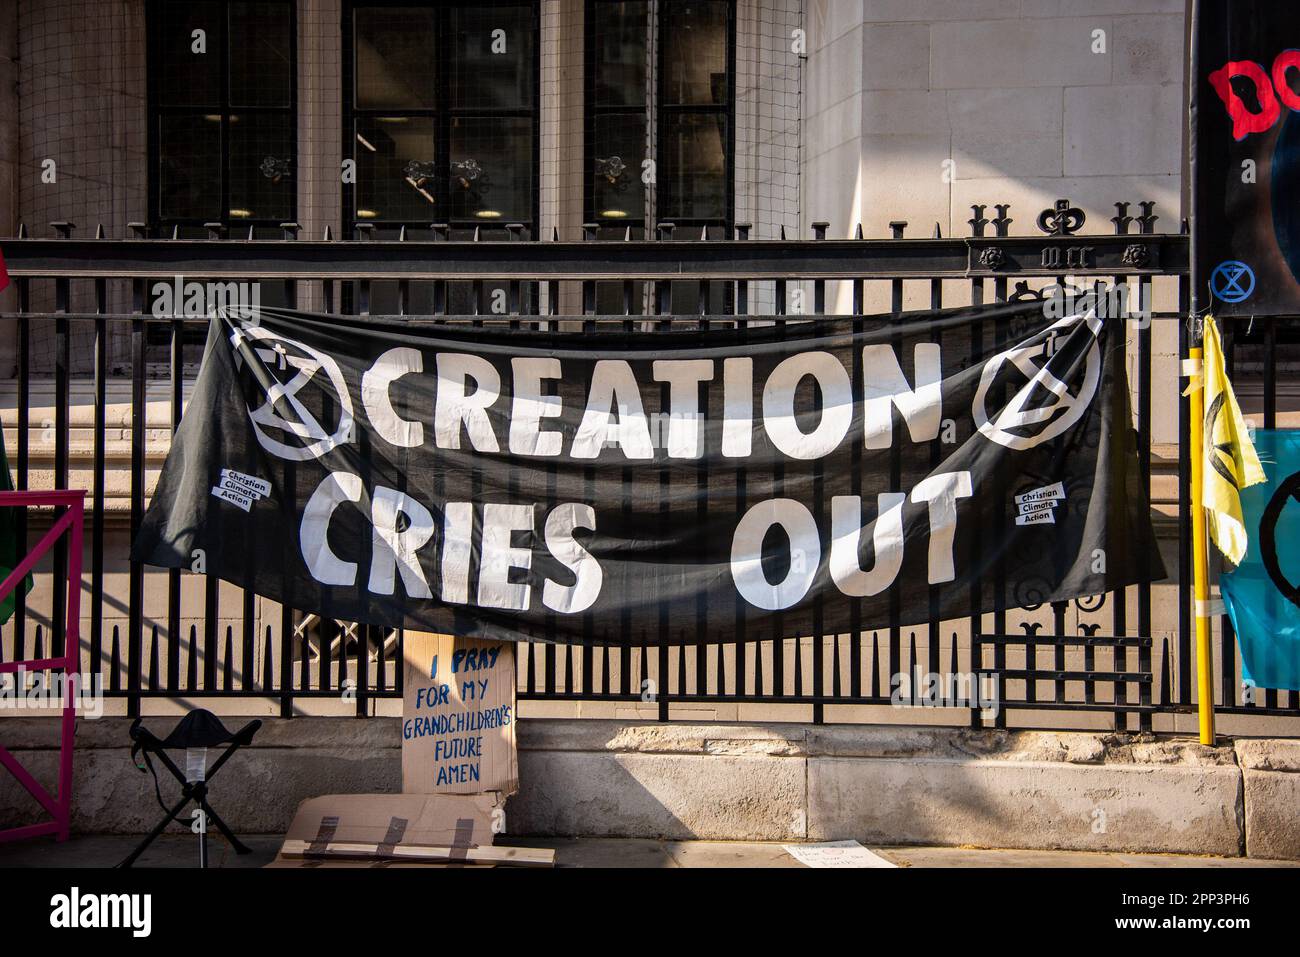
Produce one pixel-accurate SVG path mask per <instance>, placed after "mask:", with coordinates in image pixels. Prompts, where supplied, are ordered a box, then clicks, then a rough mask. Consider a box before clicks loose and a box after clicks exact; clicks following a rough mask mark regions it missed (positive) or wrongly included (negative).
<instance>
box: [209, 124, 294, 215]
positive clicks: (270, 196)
mask: <svg viewBox="0 0 1300 957" xmlns="http://www.w3.org/2000/svg"><path fill="white" fill-rule="evenodd" d="M289 122H290V120H289V114H288V113H245V114H236V115H234V116H231V117H230V209H229V211H228V212H227V214H226V215H228V216H229V217H230V219H231V221H232V222H238V221H239V220H241V219H274V220H279V221H281V222H283V221H285V220H287V219H288V218H289V217H291V216H292V215H293V207H294V194H295V190H294V176H293V165H294V164H293V137H292V133H291V130H290V128H289Z"/></svg>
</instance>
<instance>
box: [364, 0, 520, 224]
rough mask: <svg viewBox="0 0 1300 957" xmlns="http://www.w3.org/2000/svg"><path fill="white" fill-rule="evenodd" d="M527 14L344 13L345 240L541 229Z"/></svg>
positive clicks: (512, 8) (445, 7)
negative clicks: (434, 229) (350, 168)
mask: <svg viewBox="0 0 1300 957" xmlns="http://www.w3.org/2000/svg"><path fill="white" fill-rule="evenodd" d="M537 15H538V9H537V5H536V4H535V3H519V2H517V0H516V2H514V3H494V2H484V0H478V2H474V3H451V4H448V3H438V4H428V3H426V4H412V3H394V2H377V3H369V2H361V0H357V2H354V3H352V4H351V6H350V9H349V16H348V23H349V25H350V32H349V37H348V40H347V43H348V50H349V55H350V63H351V74H352V76H351V81H350V83H348V84H347V90H348V94H347V98H346V99H347V102H346V104H345V109H346V112H347V116H346V118H345V126H346V130H347V132H346V134H345V135H346V137H347V140H348V142H347V146H346V153H345V155H346V156H347V157H349V158H350V159H352V160H353V162H354V163H355V170H354V172H355V176H354V177H347V176H345V177H344V192H343V197H344V199H343V205H344V211H345V212H344V216H345V219H346V220H347V222H346V223H345V225H346V226H348V227H349V230H350V231H351V229H352V228H353V227H355V226H357V225H364V224H371V225H373V227H374V230H375V233H376V235H377V238H383V237H386V236H388V235H390V234H391V235H396V233H397V231H398V230H399V229H400V228H401V227H403V226H404V227H406V228H407V234H408V236H412V238H415V237H417V236H419V237H424V236H425V235H426V234H427V231H428V229H429V227H430V225H431V224H433V223H445V224H447V225H448V226H450V227H451V229H452V236H453V238H469V237H470V236H472V235H473V231H474V230H475V228H478V229H479V231H480V233H481V235H482V236H483V238H485V239H491V238H504V237H505V236H506V235H507V233H506V229H505V227H506V226H507V224H511V223H519V224H522V225H523V226H524V231H523V238H530V237H531V236H532V235H533V233H534V231H535V228H536V221H537V71H538V59H537V50H536V35H537Z"/></svg>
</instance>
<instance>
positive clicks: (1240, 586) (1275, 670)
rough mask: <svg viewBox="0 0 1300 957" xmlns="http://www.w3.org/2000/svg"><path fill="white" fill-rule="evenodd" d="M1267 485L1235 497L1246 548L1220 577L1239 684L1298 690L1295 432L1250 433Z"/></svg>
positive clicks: (1299, 512)
mask: <svg viewBox="0 0 1300 957" xmlns="http://www.w3.org/2000/svg"><path fill="white" fill-rule="evenodd" d="M1255 450H1256V451H1257V452H1258V453H1259V458H1260V461H1261V462H1262V463H1263V465H1264V472H1265V474H1266V475H1267V476H1268V481H1267V482H1265V483H1264V484H1262V485H1254V486H1251V487H1250V488H1247V489H1244V490H1243V491H1242V492H1241V509H1242V515H1243V516H1244V517H1245V520H1246V528H1247V530H1248V532H1249V534H1250V545H1249V547H1248V548H1247V549H1246V557H1245V558H1244V559H1243V560H1242V563H1241V565H1239V566H1238V567H1237V568H1235V569H1234V568H1232V566H1231V565H1226V566H1225V568H1224V571H1223V573H1222V574H1221V575H1220V576H1219V588H1220V590H1221V591H1222V592H1223V600H1224V604H1226V605H1227V608H1228V617H1229V618H1231V619H1232V625H1233V627H1234V628H1235V629H1236V630H1237V641H1238V642H1239V643H1240V645H1241V659H1242V678H1243V679H1245V680H1246V681H1248V682H1250V683H1252V684H1254V685H1255V686H1256V687H1258V688H1289V689H1291V690H1297V691H1300V430H1294V429H1288V430H1281V429H1259V430H1257V431H1256V432H1255Z"/></svg>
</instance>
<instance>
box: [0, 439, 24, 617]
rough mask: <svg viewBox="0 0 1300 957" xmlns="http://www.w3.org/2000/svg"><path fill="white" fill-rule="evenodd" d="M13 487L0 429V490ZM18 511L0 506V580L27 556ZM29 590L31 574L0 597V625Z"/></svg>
mask: <svg viewBox="0 0 1300 957" xmlns="http://www.w3.org/2000/svg"><path fill="white" fill-rule="evenodd" d="M13 488H14V480H13V477H12V476H11V475H10V474H9V457H8V456H7V455H6V454H5V438H4V432H3V431H0V492H12V491H13ZM18 513H19V510H18V509H16V508H13V507H6V508H0V582H3V581H4V580H5V579H6V578H8V577H9V573H10V572H11V571H13V570H14V569H15V568H16V567H17V566H18V563H19V562H21V561H22V560H23V559H24V558H25V557H26V556H27V549H26V547H25V543H23V542H20V541H19V540H18ZM31 590H32V576H31V575H30V574H29V575H28V576H27V580H26V581H25V582H23V583H22V584H21V585H19V586H18V587H17V588H15V589H14V590H13V591H11V592H10V593H9V594H7V595H5V596H4V598H3V599H0V625H3V624H4V623H5V622H7V621H8V620H9V619H10V618H12V617H13V615H14V606H15V605H16V604H17V601H18V594H19V592H20V591H21V593H22V594H24V595H25V594H27V593H28V592H29V591H31Z"/></svg>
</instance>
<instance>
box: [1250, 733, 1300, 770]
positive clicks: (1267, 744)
mask: <svg viewBox="0 0 1300 957" xmlns="http://www.w3.org/2000/svg"><path fill="white" fill-rule="evenodd" d="M1233 748H1234V750H1235V751H1236V753H1237V762H1238V763H1239V764H1240V765H1241V767H1242V768H1243V769H1249V770H1255V771H1280V772H1283V773H1289V774H1300V741H1297V740H1294V739H1291V738H1238V739H1237V740H1236V741H1235V742H1233Z"/></svg>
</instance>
